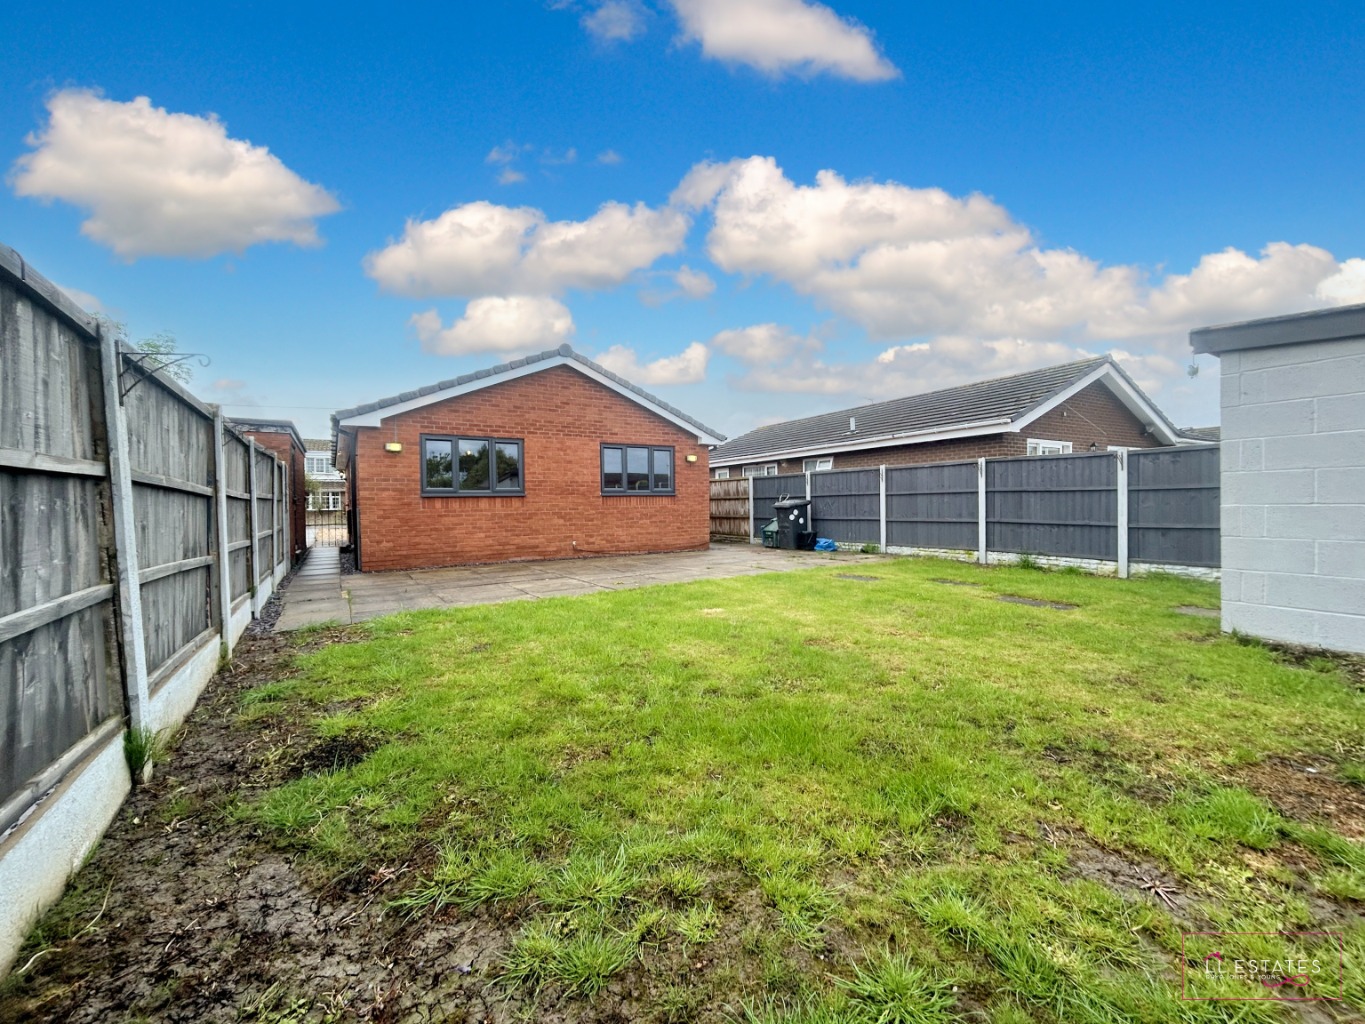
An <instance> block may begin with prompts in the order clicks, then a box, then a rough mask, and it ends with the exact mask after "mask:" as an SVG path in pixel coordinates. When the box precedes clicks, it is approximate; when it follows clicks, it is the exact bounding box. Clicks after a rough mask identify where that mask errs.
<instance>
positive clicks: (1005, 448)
mask: <svg viewBox="0 0 1365 1024" xmlns="http://www.w3.org/2000/svg"><path fill="white" fill-rule="evenodd" d="M1197 440H1198V439H1196V438H1193V437H1187V436H1185V435H1184V434H1183V433H1182V432H1181V431H1179V430H1177V429H1176V428H1175V427H1173V426H1172V425H1171V422H1170V420H1168V419H1167V418H1166V416H1165V415H1164V414H1163V413H1162V412H1161V410H1160V409H1158V408H1157V407H1156V405H1155V404H1153V402H1152V400H1151V399H1149V398H1148V397H1147V396H1146V395H1145V394H1143V393H1142V389H1141V388H1139V387H1138V386H1137V384H1136V383H1134V382H1133V379H1132V378H1131V377H1129V376H1128V374H1126V373H1124V372H1123V370H1122V369H1121V368H1120V367H1119V365H1118V364H1117V363H1116V362H1114V360H1113V359H1111V358H1109V357H1108V356H1103V357H1100V358H1097V359H1085V360H1082V361H1080V362H1075V363H1066V364H1065V365H1062V366H1051V367H1048V368H1046V369H1043V370H1030V371H1029V372H1027V373H1016V374H1013V375H1012V376H1009V377H998V378H996V379H994V380H986V381H980V382H978V383H975V384H964V385H963V386H961V387H956V388H945V389H943V390H941V391H930V392H928V393H926V394H922V395H911V396H910V397H908V398H896V399H893V400H891V401H889V402H876V403H874V404H871V405H862V406H858V407H857V408H854V409H844V410H841V411H839V412H829V413H824V414H822V415H819V416H808V417H806V418H805V419H799V420H788V421H787V422H785V423H774V424H771V425H769V426H766V427H759V428H758V429H757V430H751V431H750V432H749V433H747V434H744V435H743V436H741V437H737V438H735V439H733V440H731V441H727V442H726V443H725V444H723V445H721V446H720V447H719V448H716V449H715V450H714V451H712V452H711V468H712V473H713V474H714V475H715V477H716V478H717V479H726V478H729V477H731V476H777V475H779V474H783V473H802V472H806V473H813V472H821V471H825V470H831V469H857V468H862V467H868V466H907V465H923V464H925V463H930V462H955V461H959V460H966V459H978V458H982V457H987V458H1000V457H1005V456H1014V455H1061V454H1067V453H1070V452H1084V451H1104V450H1108V449H1116V448H1157V447H1161V446H1164V445H1175V444H1193V443H1196V441H1197Z"/></svg>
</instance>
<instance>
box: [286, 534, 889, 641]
mask: <svg viewBox="0 0 1365 1024" xmlns="http://www.w3.org/2000/svg"><path fill="white" fill-rule="evenodd" d="M878 557H880V556H877V555H857V554H847V553H842V552H840V553H837V554H832V553H817V552H807V551H772V550H769V549H766V548H760V547H755V546H749V545H743V544H717V545H714V546H712V547H711V548H709V549H708V550H705V551H683V552H672V553H666V554H656V555H620V556H615V555H608V556H602V557H591V558H573V559H563V560H559V561H552V562H509V563H507V564H505V565H470V566H454V567H450V568H443V569H420V570H404V571H399V572H385V573H361V574H356V575H351V576H345V577H343V576H342V575H341V565H340V558H339V552H338V551H337V549H336V548H316V547H315V548H313V549H311V550H310V551H309V554H308V559H307V561H306V562H305V563H304V565H303V567H302V568H301V569H300V570H299V571H298V573H296V574H295V576H294V578H293V579H292V580H291V581H290V582H289V584H288V586H286V587H285V589H284V590H282V591H281V596H282V599H283V601H284V612H283V614H282V615H281V616H280V620H279V623H278V625H277V626H276V628H277V629H281V630H290V629H298V628H300V627H302V626H307V625H313V624H316V623H320V622H343V623H350V622H362V621H365V620H366V619H373V618H378V617H379V616H381V615H391V614H393V613H394V612H400V611H415V610H418V609H423V608H460V607H469V606H470V605H477V604H498V603H502V602H504V601H535V600H541V599H548V598H556V597H578V596H582V595H586V594H600V593H604V592H607V591H613V590H634V589H637V588H639V587H650V586H658V585H661V584H668V583H693V582H696V581H698V580H709V579H725V578H729V577H735V576H755V575H759V574H762V573H769V572H787V571H790V570H793V569H811V568H815V567H818V566H822V565H830V564H834V563H837V564H840V565H854V564H857V563H859V562H869V561H875V560H876V559H877V558H878Z"/></svg>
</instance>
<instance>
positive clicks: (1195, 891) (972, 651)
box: [239, 559, 1365, 1024]
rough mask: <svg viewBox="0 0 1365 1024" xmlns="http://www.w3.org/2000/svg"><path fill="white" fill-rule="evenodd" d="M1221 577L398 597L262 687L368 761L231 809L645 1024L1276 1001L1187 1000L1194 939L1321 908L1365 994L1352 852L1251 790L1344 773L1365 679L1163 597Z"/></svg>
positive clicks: (1005, 1016) (1228, 1013)
mask: <svg viewBox="0 0 1365 1024" xmlns="http://www.w3.org/2000/svg"><path fill="white" fill-rule="evenodd" d="M841 574H858V575H861V576H874V577H877V578H876V579H874V580H859V579H843V578H840V576H841ZM944 580H954V581H959V582H960V583H966V584H971V585H956V586H954V585H949V584H947V583H945V582H943V581H944ZM998 595H1017V596H1024V597H1029V598H1036V599H1041V600H1045V601H1049V602H1059V603H1066V604H1072V605H1076V606H1077V607H1075V608H1074V609H1070V610H1060V609H1056V608H1053V607H1034V606H1030V605H1026V604H1017V603H1006V602H1002V601H1000V600H997V596H998ZM1216 602H1217V588H1216V587H1215V586H1213V585H1210V584H1207V583H1200V582H1194V581H1189V580H1181V579H1176V578H1171V577H1157V578H1150V579H1146V580H1134V581H1119V580H1112V579H1097V578H1093V577H1089V576H1084V575H1079V574H1075V573H1070V572H1063V573H1047V572H1042V571H1038V570H1034V569H1028V568H1021V569H1003V568H995V569H984V570H983V569H980V568H977V567H974V566H970V565H962V564H957V563H949V562H939V561H930V560H907V559H898V560H885V561H880V562H876V563H871V564H858V565H853V566H849V567H843V568H841V567H835V568H827V569H817V570H812V571H809V572H796V573H782V574H772V575H766V576H762V577H750V578H742V579H733V580H724V581H715V582H707V583H697V584H688V585H679V586H668V587H655V588H649V589H644V590H636V591H630V592H624V593H614V594H604V595H600V596H594V597H588V598H568V599H558V600H546V601H536V602H522V603H515V604H506V605H499V606H489V607H481V608H469V609H462V610H453V611H446V612H421V613H407V614H402V615H398V616H394V617H391V618H388V619H383V620H380V621H377V622H374V623H371V624H369V625H368V626H366V627H363V628H364V630H365V637H364V639H362V640H361V641H360V642H357V643H349V644H334V645H331V646H328V647H325V648H323V649H321V650H319V651H316V652H315V653H312V654H308V655H305V656H303V657H302V658H301V660H300V666H299V667H300V670H301V672H300V674H299V675H298V676H297V677H296V678H293V679H290V680H287V681H284V682H280V683H277V684H273V685H271V686H267V687H264V688H261V689H258V690H255V691H251V692H250V693H249V694H248V696H247V699H246V701H245V703H244V705H243V709H242V713H243V715H245V716H247V717H254V716H273V715H288V716H294V717H299V716H303V717H305V718H307V719H311V720H312V721H313V722H314V727H315V729H316V731H317V733H318V734H319V736H320V737H322V738H331V737H336V738H338V741H337V742H336V743H335V744H334V746H335V748H336V749H338V750H349V751H352V752H355V751H359V752H362V753H363V752H365V751H368V752H369V753H368V755H367V756H364V757H363V759H361V760H359V761H356V762H355V763H349V762H350V761H352V760H354V758H353V757H346V758H344V759H342V760H339V761H338V763H337V764H336V766H335V767H334V768H333V769H332V770H327V769H326V768H324V769H323V770H320V771H317V772H315V773H313V774H309V775H306V776H304V777H302V778H299V779H297V780H295V781H292V782H290V783H288V784H286V785H284V786H282V787H279V788H277V789H273V790H270V791H268V792H267V793H265V794H264V795H263V796H261V797H260V798H259V799H255V800H253V801H251V802H249V803H244V804H243V805H242V806H241V807H240V808H239V813H241V814H243V815H246V816H249V817H250V818H252V819H254V820H255V821H257V822H259V823H260V824H262V825H263V826H265V827H266V828H267V830H269V831H270V832H271V833H272V834H274V835H275V836H276V837H277V839H278V841H280V842H282V843H285V844H288V845H292V846H296V847H298V848H299V849H301V850H302V851H304V852H305V854H306V859H307V860H308V862H310V863H312V864H313V865H314V867H315V869H316V870H318V871H320V872H341V871H345V870H348V869H353V868H354V867H355V866H356V865H358V864H361V863H363V864H364V865H365V866H366V867H367V869H369V870H377V869H379V868H381V867H382V866H384V865H390V866H398V865H402V864H417V865H420V868H421V870H420V871H419V872H416V873H412V874H409V875H407V876H405V877H406V878H408V879H409V883H408V885H407V888H406V893H405V895H403V896H402V897H401V898H400V899H398V900H397V901H396V903H395V905H394V909H393V912H394V913H410V914H414V915H419V916H420V915H427V914H457V915H458V914H467V913H490V912H496V913H497V914H499V915H503V916H505V917H508V918H509V919H511V920H512V921H514V922H515V929H516V933H515V937H514V938H513V940H512V941H511V942H510V943H509V944H508V946H507V948H506V949H505V950H503V951H501V953H500V954H499V957H498V959H497V961H496V962H495V963H493V964H491V965H488V966H487V968H486V970H487V971H488V975H489V979H490V982H491V983H492V984H494V985H495V986H506V987H508V988H510V989H520V990H522V991H523V992H529V991H538V992H539V993H540V998H541V999H543V1000H547V1001H552V1002H557V1001H561V1000H568V1001H571V1002H572V1001H575V1000H580V1001H585V1003H590V1002H591V1000H593V999H594V997H595V995H596V994H597V993H598V992H599V991H600V990H601V989H602V988H604V987H606V986H609V985H628V986H630V987H631V988H632V991H637V992H644V993H647V996H646V1002H647V1005H648V1007H649V1009H650V1012H651V1013H652V1014H653V1016H654V1019H657V1020H661V1021H666V1020H689V1019H707V1020H754V1021H765V1022H767V1021H773V1022H776V1021H801V1022H816V1021H819V1022H833V1021H850V1022H854V1021H856V1022H873V1021H883V1022H894V1021H908V1022H932V1021H950V1020H958V1019H962V1020H989V1021H994V1022H997V1024H1006V1022H1018V1021H1031V1020H1032V1021H1065V1022H1068V1024H1070V1022H1077V1024H1087V1022H1119V1021H1144V1022H1153V1024H1157V1022H1160V1024H1165V1022H1170V1021H1231V1020H1248V1021H1261V1020H1267V1021H1269V1020H1291V1019H1296V1018H1294V1017H1292V1016H1291V1015H1290V1014H1289V1013H1288V1011H1286V1010H1285V1009H1284V1008H1283V1007H1281V1006H1277V1005H1276V1004H1273V1003H1267V1002H1227V1003H1219V1002H1208V1001H1182V1000H1181V998H1180V995H1181V977H1180V972H1181V959H1180V953H1181V932H1182V931H1196V930H1220V931H1269V930H1276V929H1294V930H1301V929H1307V928H1310V927H1316V928H1325V927H1331V928H1334V929H1342V930H1345V931H1346V932H1347V959H1348V971H1347V981H1346V988H1347V996H1348V999H1349V1000H1350V1001H1352V1002H1353V1003H1354V1005H1355V1006H1356V1007H1358V1008H1359V1007H1362V1005H1365V979H1362V977H1361V973H1360V968H1361V966H1362V964H1365V928H1362V926H1361V918H1360V911H1361V902H1360V901H1361V900H1365V849H1363V848H1362V845H1361V844H1360V843H1359V842H1356V841H1353V840H1351V839H1348V838H1344V837H1343V836H1342V835H1341V834H1339V833H1338V832H1337V831H1334V830H1333V829H1332V827H1331V826H1330V825H1329V824H1325V823H1324V822H1323V821H1314V820H1312V818H1313V815H1311V814H1307V813H1299V814H1298V816H1297V817H1288V816H1286V814H1288V813H1293V812H1292V811H1286V814H1282V813H1281V812H1279V811H1277V810H1276V809H1275V806H1274V805H1275V804H1276V803H1280V804H1281V806H1285V805H1284V803H1283V801H1280V800H1277V796H1278V795H1279V794H1278V792H1277V791H1271V790H1272V789H1274V787H1271V786H1268V785H1266V784H1265V780H1266V779H1268V778H1273V775H1272V774H1271V773H1272V771H1276V770H1279V771H1284V772H1286V773H1288V772H1290V771H1291V770H1292V771H1294V772H1296V773H1297V774H1298V775H1302V776H1303V777H1304V779H1305V780H1307V781H1306V782H1304V783H1302V784H1304V785H1307V784H1309V783H1313V784H1316V781H1315V780H1321V784H1322V785H1323V786H1336V787H1357V789H1356V792H1358V791H1359V789H1358V787H1359V786H1360V784H1361V780H1362V779H1363V778H1365V766H1362V761H1365V746H1362V745H1363V744H1365V736H1363V735H1362V723H1365V714H1362V711H1363V710H1365V696H1363V695H1362V693H1361V692H1360V691H1359V688H1358V687H1357V686H1356V685H1354V684H1353V682H1352V680H1351V679H1349V678H1348V677H1347V675H1346V673H1345V672H1344V671H1342V670H1341V669H1339V668H1337V667H1335V666H1333V665H1332V664H1331V663H1329V662H1326V661H1319V662H1312V663H1309V664H1307V665H1299V666H1295V665H1292V664H1289V663H1287V662H1286V661H1284V660H1283V659H1280V658H1278V657H1277V656H1276V655H1275V654H1274V653H1273V652H1271V651H1268V650H1266V649H1265V648H1263V647H1260V646H1257V645H1252V644H1246V643H1242V642H1239V641H1238V640H1236V639H1233V638H1228V637H1222V636H1220V635H1219V633H1218V627H1217V622H1216V621H1213V620H1209V619H1202V618H1194V617H1190V616H1188V615H1182V614H1178V613H1177V612H1175V611H1174V610H1173V609H1174V608H1175V606H1178V605H1197V606H1205V607H1211V606H1216ZM1281 758H1287V759H1288V761H1281V760H1280V759H1281ZM1294 763H1311V764H1316V765H1319V766H1320V770H1319V771H1318V773H1317V774H1316V776H1313V775H1305V774H1304V773H1303V771H1302V769H1291V768H1287V767H1284V766H1285V765H1287V764H1288V765H1292V764H1294ZM1299 784H1300V783H1299V782H1297V781H1296V782H1295V785H1299ZM1303 803H1304V802H1303V801H1302V800H1300V801H1299V802H1298V804H1296V805H1295V806H1296V807H1299V808H1302V806H1303ZM1338 824H1340V823H1338ZM1348 831H1349V830H1348ZM1248 941H1251V942H1253V943H1254V942H1256V941H1264V942H1265V943H1266V946H1265V947H1264V953H1265V955H1266V956H1271V955H1273V953H1274V950H1275V949H1278V948H1279V946H1277V945H1275V943H1274V942H1272V940H1269V939H1266V940H1248ZM1276 941H1278V940H1276ZM1326 941H1327V940H1326V939H1323V940H1321V942H1322V943H1325V942H1326ZM1190 948H1191V950H1193V955H1194V959H1195V960H1196V961H1197V959H1198V957H1199V956H1202V955H1203V953H1204V952H1207V951H1209V950H1211V949H1212V948H1213V947H1212V946H1205V945H1200V944H1199V943H1197V942H1196V943H1195V944H1194V945H1192V946H1191V947H1190ZM1246 948H1249V949H1253V950H1255V949H1259V948H1261V947H1256V946H1250V947H1246ZM1314 949H1315V952H1316V953H1321V954H1323V955H1324V956H1326V955H1328V952H1329V951H1328V947H1327V946H1325V945H1319V946H1316V947H1314ZM1330 956H1331V965H1332V967H1333V969H1334V968H1335V963H1336V959H1337V956H1336V953H1335V951H1334V950H1332V951H1330ZM1334 977H1335V975H1334ZM1192 979H1193V980H1192V981H1191V986H1192V988H1191V991H1192V992H1193V993H1195V994H1198V995H1202V996H1212V995H1225V996H1226V995H1246V994H1248V992H1249V990H1248V984H1247V983H1246V982H1245V981H1234V980H1226V981H1222V982H1219V981H1217V980H1216V979H1212V978H1209V977H1208V976H1206V975H1204V974H1203V973H1202V972H1199V971H1194V972H1192ZM1331 1012H1332V1013H1333V1014H1340V1015H1341V1016H1339V1018H1338V1019H1343V1020H1344V1019H1351V1018H1350V1014H1349V1013H1345V1012H1344V1010H1343V1009H1342V1008H1341V1007H1339V1006H1338V1007H1336V1008H1331Z"/></svg>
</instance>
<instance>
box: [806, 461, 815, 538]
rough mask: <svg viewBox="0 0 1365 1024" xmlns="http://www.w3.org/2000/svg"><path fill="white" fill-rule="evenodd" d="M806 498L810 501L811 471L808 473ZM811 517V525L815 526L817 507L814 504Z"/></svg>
mask: <svg viewBox="0 0 1365 1024" xmlns="http://www.w3.org/2000/svg"><path fill="white" fill-rule="evenodd" d="M806 500H807V501H810V474H809V473H807V474H806ZM810 518H811V525H812V526H814V525H815V507H814V506H811V510H810Z"/></svg>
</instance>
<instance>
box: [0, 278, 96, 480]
mask: <svg viewBox="0 0 1365 1024" xmlns="http://www.w3.org/2000/svg"><path fill="white" fill-rule="evenodd" d="M103 408H104V398H103V395H102V392H101V390H100V361H99V350H98V349H97V348H96V346H95V345H94V344H93V343H92V342H91V341H90V340H89V339H87V338H85V337H83V336H82V335H81V334H80V333H79V332H77V331H76V330H75V329H74V328H73V327H71V326H70V325H69V324H68V323H67V322H66V321H65V320H63V319H62V318H60V317H58V316H56V315H55V314H54V313H52V312H51V311H50V310H48V309H47V308H46V307H44V306H43V305H41V304H40V303H37V302H33V301H31V300H30V299H28V298H27V297H26V296H24V295H23V294H21V292H20V290H19V288H17V287H16V286H15V285H13V284H11V283H9V282H8V281H6V282H5V283H4V285H3V286H0V448H10V449H14V450H17V451H25V452H38V453H41V454H44V455H55V456H60V457H65V458H71V459H91V460H98V459H103V458H104V457H105V447H104V427H103V423H104V416H103V412H102V410H103Z"/></svg>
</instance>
